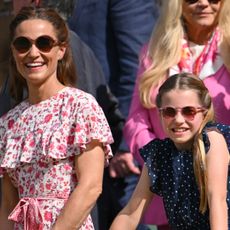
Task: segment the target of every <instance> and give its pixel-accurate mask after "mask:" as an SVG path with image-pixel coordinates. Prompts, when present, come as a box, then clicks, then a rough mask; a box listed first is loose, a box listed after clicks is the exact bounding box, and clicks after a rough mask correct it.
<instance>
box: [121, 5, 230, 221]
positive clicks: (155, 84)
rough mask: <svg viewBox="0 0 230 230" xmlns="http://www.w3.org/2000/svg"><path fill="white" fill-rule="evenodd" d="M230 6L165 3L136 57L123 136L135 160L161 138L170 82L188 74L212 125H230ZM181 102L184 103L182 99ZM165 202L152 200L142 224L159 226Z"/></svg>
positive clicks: (164, 218) (140, 159) (156, 198)
mask: <svg viewBox="0 0 230 230" xmlns="http://www.w3.org/2000/svg"><path fill="white" fill-rule="evenodd" d="M229 12H230V1H228V0H169V1H163V2H162V7H161V13H160V18H159V20H158V23H157V24H156V26H155V29H154V31H153V33H152V36H151V39H150V41H149V43H148V44H147V45H146V46H145V47H144V48H143V50H142V53H141V55H140V67H139V71H138V77H137V81H136V86H135V91H134V94H133V98H132V103H131V108H130V112H129V117H128V119H127V122H126V125H125V128H124V133H125V138H126V141H127V143H128V145H129V146H130V149H131V152H132V153H133V155H134V157H135V158H136V159H137V160H138V161H139V162H142V163H143V160H142V158H141V157H140V155H139V149H140V148H141V147H143V146H144V145H145V144H147V143H148V142H149V141H150V140H152V139H154V138H160V139H162V138H164V137H165V133H164V131H163V129H162V127H161V124H160V120H159V117H158V113H157V109H156V105H155V103H154V101H155V98H156V94H157V92H158V88H159V87H160V85H161V84H162V83H163V82H164V81H165V79H167V78H168V77H170V76H172V75H174V74H177V73H181V72H189V73H193V74H195V75H196V76H197V77H198V78H200V79H202V80H203V81H204V83H205V85H206V87H207V88H208V89H209V91H210V95H211V97H212V99H213V103H214V108H215V114H216V120H217V121H218V122H220V123H224V124H230V90H229V85H230V72H229V70H230V56H229V53H230V43H229V41H230V20H229ZM181 100H183V98H181ZM165 220H166V216H165V214H164V208H163V202H162V200H161V198H160V197H155V198H154V200H153V201H152V204H151V205H150V207H149V209H148V210H147V211H146V213H145V215H144V217H143V220H142V221H143V222H145V223H148V224H157V225H160V224H163V223H164V221H165Z"/></svg>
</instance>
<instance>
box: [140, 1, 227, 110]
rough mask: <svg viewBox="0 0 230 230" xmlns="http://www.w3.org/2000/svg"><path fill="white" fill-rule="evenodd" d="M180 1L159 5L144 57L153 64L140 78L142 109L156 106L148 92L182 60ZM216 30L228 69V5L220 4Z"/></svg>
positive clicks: (182, 32)
mask: <svg viewBox="0 0 230 230" xmlns="http://www.w3.org/2000/svg"><path fill="white" fill-rule="evenodd" d="M182 2H183V0H167V1H166V0H165V1H162V6H161V14H160V17H159V19H158V22H157V24H156V26H155V29H154V30H153V32H152V36H151V39H150V42H149V45H148V53H147V55H148V56H149V58H150V59H151V60H152V61H153V62H152V64H151V65H150V67H149V68H148V69H147V70H146V71H145V72H144V73H143V76H142V77H141V78H140V86H139V91H140V99H141V103H142V105H143V106H144V107H145V108H152V107H154V106H155V104H154V102H153V101H151V91H152V89H153V88H154V87H156V86H157V85H159V84H161V83H162V81H163V80H164V79H165V77H166V75H167V72H168V70H169V69H170V68H171V67H172V66H174V65H176V64H177V63H178V62H179V61H180V58H181V49H182V44H181V41H182V38H183V36H184V27H183V20H182ZM221 4H222V5H221V10H220V13H219V20H218V27H219V28H220V31H221V34H222V42H221V56H222V58H223V62H224V64H225V66H226V67H227V68H228V69H230V55H229V53H230V17H229V15H230V1H229V0H222V2H221Z"/></svg>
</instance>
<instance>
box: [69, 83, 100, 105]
mask: <svg viewBox="0 0 230 230" xmlns="http://www.w3.org/2000/svg"><path fill="white" fill-rule="evenodd" d="M64 94H65V96H66V97H68V98H69V100H71V101H72V102H77V105H78V106H79V105H85V106H87V105H88V106H89V105H91V104H92V103H93V104H98V103H97V101H96V99H95V97H94V96H93V95H91V94H89V93H87V92H85V91H83V90H81V89H78V88H74V87H67V88H66V90H65V93H64Z"/></svg>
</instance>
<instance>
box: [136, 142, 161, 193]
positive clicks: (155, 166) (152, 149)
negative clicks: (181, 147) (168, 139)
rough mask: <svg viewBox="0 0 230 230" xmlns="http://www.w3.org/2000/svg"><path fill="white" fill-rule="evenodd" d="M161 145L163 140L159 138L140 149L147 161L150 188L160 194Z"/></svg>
mask: <svg viewBox="0 0 230 230" xmlns="http://www.w3.org/2000/svg"><path fill="white" fill-rule="evenodd" d="M160 145H161V141H160V140H159V139H154V140H153V141H151V142H149V143H148V144H147V145H145V146H144V147H143V148H141V149H140V154H141V156H142V158H143V160H144V162H145V165H146V167H147V169H148V175H149V177H150V180H151V187H150V190H151V191H152V192H153V193H156V194H158V195H162V191H161V190H162V189H161V186H160V184H161V183H160V180H161V176H160V173H161V165H162V164H161V162H162V160H161V156H162V154H161V151H160V149H159V146H160Z"/></svg>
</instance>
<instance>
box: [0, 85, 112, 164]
mask: <svg viewBox="0 0 230 230" xmlns="http://www.w3.org/2000/svg"><path fill="white" fill-rule="evenodd" d="M75 90H76V89H75ZM72 91H73V89H71V88H68V87H66V88H64V90H63V89H62V90H61V91H60V92H59V93H58V94H56V95H55V96H53V97H51V98H50V99H49V100H46V101H43V102H41V103H38V104H35V105H31V104H30V103H29V102H28V101H24V102H22V103H21V104H19V106H17V107H16V108H15V109H14V110H11V111H10V112H9V113H8V114H7V115H6V120H7V124H6V122H5V123H4V122H3V121H1V120H0V121H1V123H3V124H2V125H0V167H2V168H16V167H18V166H19V165H21V164H23V163H35V162H38V161H45V162H47V161H53V160H58V159H64V158H68V157H70V156H74V155H78V154H80V153H81V152H82V150H83V149H85V148H86V144H87V143H89V142H91V141H92V140H94V139H97V140H99V142H101V143H103V146H104V151H105V155H106V158H107V160H108V158H110V157H111V155H112V154H111V149H110V146H109V144H111V143H112V142H113V139H112V136H111V134H110V129H109V127H108V124H107V121H106V120H105V118H104V116H103V115H104V114H103V113H101V110H100V108H99V106H97V104H96V103H95V101H94V100H93V99H92V98H91V97H89V96H86V95H88V94H86V93H84V92H82V91H80V90H78V91H77V92H78V93H77V94H78V95H77V100H76V102H75V101H74V97H73V96H72V93H71V92H72ZM75 94H76V92H75ZM70 95H71V96H70ZM90 105H91V106H92V105H93V106H94V107H95V110H93V111H92V113H91V114H88V113H87V109H88V111H90V110H91V107H90ZM81 106H83V107H84V106H85V107H86V108H85V109H84V110H83V111H85V110H86V111H85V114H83V115H82V116H80V115H79V114H78V111H79V110H80V109H81ZM87 106H88V108H87ZM79 112H82V111H79ZM90 112H91V111H90ZM98 114H99V115H98ZM4 117H5V116H4ZM89 117H90V119H88V118H89ZM92 118H93V119H95V120H92ZM2 119H3V118H2ZM87 119H88V120H87ZM95 122H96V124H95ZM95 125H97V126H98V127H96V126H95ZM95 128H97V130H95Z"/></svg>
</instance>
